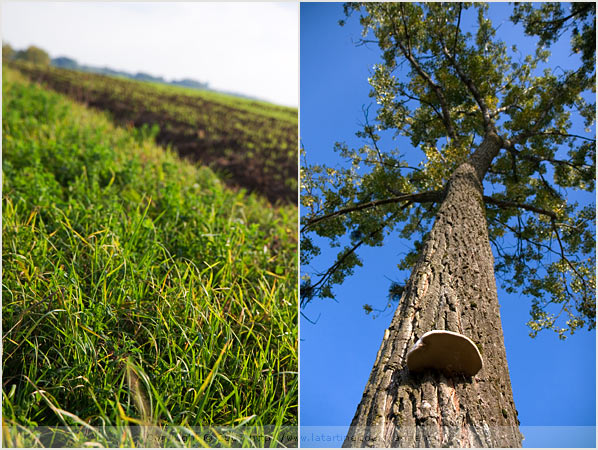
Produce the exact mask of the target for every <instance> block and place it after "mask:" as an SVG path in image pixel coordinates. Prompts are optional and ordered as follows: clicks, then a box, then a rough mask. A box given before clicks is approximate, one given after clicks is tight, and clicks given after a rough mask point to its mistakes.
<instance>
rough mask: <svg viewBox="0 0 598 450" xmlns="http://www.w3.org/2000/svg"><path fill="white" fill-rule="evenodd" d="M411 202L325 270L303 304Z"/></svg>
mask: <svg viewBox="0 0 598 450" xmlns="http://www.w3.org/2000/svg"><path fill="white" fill-rule="evenodd" d="M410 204H411V202H407V203H406V204H405V205H403V206H402V207H401V209H400V210H399V211H397V212H395V213H394V214H392V215H390V217H388V218H387V219H386V220H385V221H384V222H383V223H382V225H381V226H380V227H378V228H376V229H375V230H374V231H372V232H371V233H369V234H368V235H367V237H365V238H363V239H361V240H360V241H359V242H358V243H356V244H355V245H354V246H353V247H351V248H350V249H348V250H347V251H345V253H344V254H343V255H342V256H341V257H340V258H339V259H338V260H337V261H336V262H335V263H334V264H333V265H332V266H330V267H329V268H328V270H327V271H326V272H324V273H323V274H320V275H321V277H320V279H319V280H318V281H317V282H316V283H314V284H312V285H310V286H309V288H307V291H308V292H309V294H308V295H307V296H306V297H305V300H301V306H302V307H303V306H305V305H306V304H307V303H309V301H310V300H311V298H312V297H313V296H314V293H315V292H317V291H319V290H320V289H321V285H323V284H324V283H325V282H326V280H328V279H329V278H330V277H331V276H332V275H333V274H334V272H336V271H337V270H338V268H339V267H340V266H341V264H342V263H343V262H344V261H345V260H346V259H347V258H348V257H349V255H351V254H353V253H355V251H356V250H357V249H358V248H359V247H361V245H362V244H363V243H364V242H365V240H366V239H368V238H371V237H373V236H374V235H376V234H377V233H379V232H381V231H382V230H383V229H384V228H385V227H386V225H388V223H389V222H390V221H391V220H393V219H394V218H395V217H396V216H397V215H398V214H399V212H401V211H402V210H403V209H405V208H407V207H408V206H409V205H410Z"/></svg>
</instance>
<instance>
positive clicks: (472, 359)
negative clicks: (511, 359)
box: [407, 330, 483, 376]
mask: <svg viewBox="0 0 598 450" xmlns="http://www.w3.org/2000/svg"><path fill="white" fill-rule="evenodd" d="M482 365H483V362H482V355H481V354H480V351H479V350H478V348H477V346H476V345H475V344H474V342H473V341H472V340H471V339H469V338H468V337H467V336H464V335H462V334H459V333H455V332H453V331H445V330H432V331H428V332H427V333H425V334H424V335H423V336H422V337H421V338H419V340H418V341H417V342H416V343H415V345H414V346H413V347H411V349H410V350H409V352H408V353H407V368H408V369H409V371H411V372H421V371H422V370H425V369H437V370H439V371H441V372H444V373H446V374H448V375H453V374H463V375H467V376H474V375H475V374H476V373H478V372H479V371H480V369H481V368H482Z"/></svg>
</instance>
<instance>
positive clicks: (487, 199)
mask: <svg viewBox="0 0 598 450" xmlns="http://www.w3.org/2000/svg"><path fill="white" fill-rule="evenodd" d="M484 201H485V202H486V203H491V204H493V205H496V206H499V207H502V208H519V209H525V210H527V211H532V212H535V213H537V214H542V215H544V216H548V217H550V218H551V219H552V220H556V219H557V215H556V213H554V212H552V211H547V210H545V209H542V208H537V207H536V206H532V205H528V204H525V203H517V202H511V201H508V200H499V199H497V198H494V197H488V196H487V195H484Z"/></svg>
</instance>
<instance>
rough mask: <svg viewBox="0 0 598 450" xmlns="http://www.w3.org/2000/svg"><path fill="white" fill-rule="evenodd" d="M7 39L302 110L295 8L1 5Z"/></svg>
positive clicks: (276, 5)
mask: <svg viewBox="0 0 598 450" xmlns="http://www.w3.org/2000/svg"><path fill="white" fill-rule="evenodd" d="M1 8H2V39H3V40H4V41H7V42H8V43H10V44H11V45H12V46H13V47H14V48H18V49H22V48H26V47H28V46H29V45H36V46H38V47H41V48H43V49H45V50H46V51H47V52H48V53H49V54H50V56H51V57H53V58H55V57H57V56H68V57H71V58H74V59H76V60H77V61H78V62H79V63H81V64H88V65H97V66H108V67H110V68H113V69H116V70H125V71H130V72H134V73H136V72H146V73H149V74H151V75H154V76H163V77H165V78H167V79H173V78H177V79H180V78H193V79H196V80H199V81H203V82H209V83H210V86H211V87H213V88H214V89H220V90H227V91H233V92H239V93H242V94H246V95H250V96H253V97H258V98H261V99H264V100H268V101H271V102H274V103H278V104H283V105H289V106H297V104H298V85H299V79H298V74H299V62H298V59H299V58H298V48H299V18H298V9H299V5H298V4H297V3H296V2H286V3H285V2H282V3H277V2H261V3H260V2H244V3H233V2H111V1H109V2H15V1H3V2H2V4H1Z"/></svg>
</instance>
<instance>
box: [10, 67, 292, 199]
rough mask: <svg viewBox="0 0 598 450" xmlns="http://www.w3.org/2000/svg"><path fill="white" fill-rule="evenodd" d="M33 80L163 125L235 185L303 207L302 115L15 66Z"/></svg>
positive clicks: (131, 120) (178, 144) (119, 116)
mask: <svg viewBox="0 0 598 450" xmlns="http://www.w3.org/2000/svg"><path fill="white" fill-rule="evenodd" d="M11 64H12V65H14V67H17V68H18V69H19V70H20V71H21V72H23V73H25V74H27V76H29V77H30V78H31V79H32V80H35V81H39V82H42V83H43V84H44V85H45V86H48V87H50V88H51V89H53V90H56V91H58V92H61V93H64V94H67V95H69V96H70V97H72V98H74V99H75V100H77V101H80V102H84V103H86V104H88V105H90V106H93V107H95V108H98V109H102V110H106V111H109V112H110V113H111V115H112V117H113V118H114V119H115V120H116V121H117V122H119V123H121V124H131V125H134V126H136V127H141V126H142V125H147V126H148V127H151V126H152V125H157V126H158V127H159V130H158V131H157V135H156V139H157V141H158V142H159V143H161V144H164V145H166V144H171V145H172V146H173V147H174V148H175V149H176V150H177V152H178V153H179V154H180V155H182V156H184V157H187V158H190V159H192V160H194V161H200V162H202V163H203V164H207V165H210V167H212V168H214V169H216V170H217V171H218V172H223V173H224V174H226V178H225V179H226V180H227V182H229V183H230V184H232V185H235V186H241V187H245V188H247V189H249V190H251V191H256V192H259V193H261V194H263V195H265V196H266V197H267V198H268V199H270V201H272V202H277V201H282V202H287V203H292V204H296V203H297V147H298V130H297V123H298V121H297V109H296V108H288V107H283V106H276V105H271V104H268V103H264V102H259V101H253V100H247V99H241V98H238V97H232V96H227V95H223V94H217V93H214V92H207V91H205V92H204V91H198V90H195V89H186V88H182V87H174V86H165V85H161V84H158V83H146V82H139V81H132V80H127V79H124V78H114V77H108V76H104V75H97V74H91V73H82V72H77V71H71V70H66V69H58V68H55V67H50V66H47V67H44V66H34V65H31V64H27V63H22V62H13V63H11Z"/></svg>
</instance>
